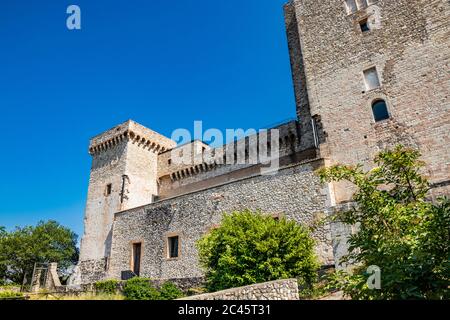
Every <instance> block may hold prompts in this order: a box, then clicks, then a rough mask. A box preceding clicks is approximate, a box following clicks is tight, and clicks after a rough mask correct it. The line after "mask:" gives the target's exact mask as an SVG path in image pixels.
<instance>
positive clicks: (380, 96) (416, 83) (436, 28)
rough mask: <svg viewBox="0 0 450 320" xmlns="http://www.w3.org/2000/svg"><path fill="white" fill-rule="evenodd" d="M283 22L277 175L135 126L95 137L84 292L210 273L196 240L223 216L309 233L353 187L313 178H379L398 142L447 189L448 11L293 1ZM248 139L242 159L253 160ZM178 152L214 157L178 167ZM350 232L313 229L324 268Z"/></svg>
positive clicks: (397, 4)
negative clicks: (378, 163) (385, 155)
mask: <svg viewBox="0 0 450 320" xmlns="http://www.w3.org/2000/svg"><path fill="white" fill-rule="evenodd" d="M285 19H286V21H285V22H286V29H287V36H288V44H289V53H290V59H291V65H292V74H293V82H294V90H295V97H296V107H297V115H298V117H297V120H295V121H291V122H288V123H284V124H282V125H280V126H278V127H276V128H275V129H278V132H279V137H277V142H278V144H279V146H280V150H279V153H278V154H277V156H276V158H277V161H278V162H279V166H280V168H279V170H278V171H277V173H276V174H273V175H264V174H261V169H262V168H263V167H264V166H265V164H264V163H262V162H257V163H251V162H250V161H246V162H245V163H244V164H238V163H233V164H224V161H223V160H227V159H228V157H229V156H230V155H228V154H227V155H225V156H224V153H225V152H224V150H225V149H226V148H227V146H224V147H223V148H216V149H213V148H210V147H209V146H208V145H205V144H204V143H202V142H201V141H193V142H192V143H191V144H188V145H185V146H179V147H177V146H176V144H175V142H174V141H172V140H170V139H169V138H166V137H164V136H162V135H160V134H158V133H156V132H154V131H152V130H150V129H147V128H145V127H143V126H141V125H139V124H137V123H135V122H133V121H127V122H125V123H123V124H121V125H119V126H117V127H115V128H113V129H111V130H108V131H107V132H105V133H103V134H101V135H99V136H96V137H94V138H93V139H92V140H91V143H90V147H89V152H90V154H91V155H92V157H93V163H92V169H91V176H90V182H89V191H88V200H87V205H86V217H85V234H84V236H83V239H82V242H81V256H80V262H79V265H78V275H79V276H80V277H79V278H78V282H82V283H87V282H92V281H96V280H98V279H101V278H118V279H120V278H126V277H128V276H129V274H130V273H135V274H139V275H141V276H145V277H150V278H154V279H175V278H184V279H194V278H198V277H201V276H202V275H203V272H202V270H201V269H200V268H199V266H198V257H197V251H196V248H195V242H196V241H197V240H198V239H199V238H200V237H201V236H202V235H203V234H205V233H206V232H208V231H209V230H211V228H214V227H215V226H217V225H218V224H220V219H221V216H222V214H223V213H224V212H230V211H233V210H241V209H246V208H248V209H254V210H261V211H263V212H266V213H270V214H273V215H274V217H275V218H276V217H277V216H280V215H284V216H286V217H287V218H289V219H293V220H295V221H297V222H298V223H302V224H306V225H310V224H312V223H314V222H315V221H317V220H318V219H320V218H321V217H322V216H323V215H324V214H327V213H330V212H333V210H334V209H335V208H336V207H339V206H342V205H344V204H345V203H347V202H348V201H349V200H350V196H351V193H352V191H353V190H352V188H351V187H350V186H348V185H346V184H335V183H333V184H321V183H320V181H319V179H318V177H317V176H316V174H315V173H314V171H315V170H316V169H317V168H320V167H323V166H328V165H332V164H336V163H363V164H364V165H365V166H366V168H370V167H371V166H372V165H373V163H372V162H371V159H373V156H374V155H375V154H376V153H377V152H379V151H380V150H382V149H384V148H387V147H392V146H394V145H396V144H399V143H402V144H405V145H408V146H412V147H416V148H418V149H420V150H421V152H422V154H423V160H424V161H425V162H426V164H427V165H426V167H425V172H424V174H426V175H427V176H428V177H429V179H430V180H431V182H432V187H433V188H432V190H431V191H430V195H431V196H436V195H441V194H448V193H449V191H450V187H449V185H450V170H449V169H450V168H449V162H450V153H449V151H448V150H449V141H450V137H449V134H450V113H449V107H450V99H449V95H450V67H449V64H450V41H449V38H450V25H449V24H450V4H449V2H448V1H447V0H427V1H426V0H408V1H402V0H398V1H390V0H379V1H375V0H346V1H343V0H322V1H316V0H293V1H291V2H289V3H288V4H286V6H285ZM250 140H251V139H250V138H247V139H244V146H245V147H244V148H243V149H242V150H240V151H239V149H238V151H237V152H236V153H235V154H234V155H233V154H232V155H231V156H232V157H233V159H235V158H237V157H239V156H242V157H243V159H245V160H248V159H249V158H250V154H252V152H253V151H254V150H255V149H256V147H255V146H254V145H252V143H250ZM271 142H273V139H272V140H271ZM233 145H234V143H233ZM269 149H270V142H269ZM183 151H185V153H188V155H189V156H188V157H191V158H195V157H196V156H197V155H201V156H203V155H205V154H206V153H208V154H210V155H213V161H203V162H202V161H200V162H195V163H191V164H178V163H174V161H173V156H174V154H182V153H183ZM200 158H202V157H200ZM227 162H228V161H227ZM348 232H349V230H345V229H342V228H341V227H340V226H338V225H324V226H322V227H320V228H318V229H317V230H316V231H315V233H314V234H313V236H314V237H315V239H316V242H317V248H316V252H317V254H318V256H319V258H320V260H321V262H322V263H323V264H324V265H333V264H338V262H339V257H340V255H341V254H342V253H343V252H345V248H346V241H345V240H346V236H347V235H348Z"/></svg>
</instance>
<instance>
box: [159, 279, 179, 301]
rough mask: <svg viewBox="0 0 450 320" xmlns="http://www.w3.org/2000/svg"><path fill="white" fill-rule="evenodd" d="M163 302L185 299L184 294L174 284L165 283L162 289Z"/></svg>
mask: <svg viewBox="0 0 450 320" xmlns="http://www.w3.org/2000/svg"><path fill="white" fill-rule="evenodd" d="M160 293H161V299H162V300H175V299H178V298H181V297H183V295H184V294H183V292H182V291H181V290H180V289H178V287H177V286H176V285H175V284H174V283H172V282H165V283H164V284H163V285H162V286H161V289H160Z"/></svg>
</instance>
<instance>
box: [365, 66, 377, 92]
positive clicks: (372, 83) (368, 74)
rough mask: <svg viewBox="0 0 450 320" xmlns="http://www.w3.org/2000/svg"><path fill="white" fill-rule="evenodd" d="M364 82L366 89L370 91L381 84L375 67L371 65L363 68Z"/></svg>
mask: <svg viewBox="0 0 450 320" xmlns="http://www.w3.org/2000/svg"><path fill="white" fill-rule="evenodd" d="M363 74H364V83H365V85H366V90H367V91H370V90H373V89H376V88H379V87H380V86H381V82H380V78H379V77H378V71H377V67H372V68H369V69H367V70H364V72H363Z"/></svg>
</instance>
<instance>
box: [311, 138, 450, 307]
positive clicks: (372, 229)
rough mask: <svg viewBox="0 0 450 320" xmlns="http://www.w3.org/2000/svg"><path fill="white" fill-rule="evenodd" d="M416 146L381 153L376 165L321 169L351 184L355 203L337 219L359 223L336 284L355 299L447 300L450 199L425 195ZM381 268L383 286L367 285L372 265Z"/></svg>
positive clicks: (327, 177)
mask: <svg viewBox="0 0 450 320" xmlns="http://www.w3.org/2000/svg"><path fill="white" fill-rule="evenodd" d="M419 157H420V154H419V152H418V151H416V150H412V149H408V148H405V147H403V146H397V147H396V148H395V149H394V150H388V151H384V152H381V153H379V155H378V156H377V157H376V158H375V163H376V167H375V168H374V169H372V170H370V171H369V172H364V171H363V170H362V167H361V166H356V167H352V166H345V165H337V166H333V167H330V168H324V169H321V170H320V171H319V175H320V177H321V178H322V180H323V181H327V182H331V181H341V180H346V181H350V182H352V183H353V184H354V185H356V187H357V191H356V193H355V194H354V195H353V199H354V201H355V202H356V206H355V207H354V208H352V209H351V210H348V211H344V212H340V213H338V214H337V215H336V216H335V217H334V218H335V220H338V221H342V222H343V223H345V224H348V225H355V226H357V229H358V230H357V232H356V233H355V234H353V235H351V236H350V238H349V241H348V243H349V254H348V255H347V256H346V257H345V258H344V259H343V261H342V262H350V263H352V264H354V265H355V268H354V270H353V271H352V272H351V273H347V272H343V273H341V275H340V277H338V279H337V280H338V281H337V282H338V284H339V285H340V286H341V287H342V288H343V289H344V291H345V293H347V294H348V295H350V296H351V297H352V298H355V299H445V298H447V299H448V298H449V297H450V296H449V280H450V264H449V261H450V260H449V258H450V202H449V200H448V199H445V198H443V199H439V200H438V201H436V202H432V201H430V200H429V199H428V198H427V193H428V191H429V184H428V182H427V180H426V178H424V177H423V176H421V174H420V173H419V172H420V169H421V168H422V166H423V165H424V164H423V162H421V161H419ZM372 265H374V266H378V267H379V268H380V269H381V289H380V290H371V289H369V286H368V285H367V280H368V278H369V276H370V274H368V273H367V272H366V270H367V268H368V267H369V266H372Z"/></svg>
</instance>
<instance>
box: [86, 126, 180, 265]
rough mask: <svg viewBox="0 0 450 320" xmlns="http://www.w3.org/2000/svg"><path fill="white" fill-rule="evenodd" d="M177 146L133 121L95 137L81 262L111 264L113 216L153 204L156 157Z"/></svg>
mask: <svg viewBox="0 0 450 320" xmlns="http://www.w3.org/2000/svg"><path fill="white" fill-rule="evenodd" d="M175 145H176V143H175V142H174V141H172V140H170V139H168V138H166V137H164V136H162V135H160V134H158V133H156V132H153V131H152V130H150V129H147V128H145V127H143V126H141V125H139V124H137V123H136V122H133V121H131V120H129V121H127V122H125V123H123V124H121V125H119V126H117V127H115V128H113V129H111V130H108V131H106V132H104V133H103V134H101V135H98V136H96V137H94V138H93V139H92V140H91V142H90V146H89V153H90V154H91V156H92V167H91V174H90V179H89V189H88V197H87V204H86V211H85V231H84V236H83V238H82V240H81V250H80V261H97V263H100V264H104V263H107V258H108V256H109V251H110V250H111V240H112V234H111V232H112V223H113V218H114V214H115V213H116V212H120V211H123V210H127V209H130V208H135V207H138V206H141V205H144V204H148V203H152V202H153V199H154V197H155V196H156V195H157V194H158V184H157V162H158V154H159V153H161V152H164V151H166V150H169V149H172V148H173V147H175Z"/></svg>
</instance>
